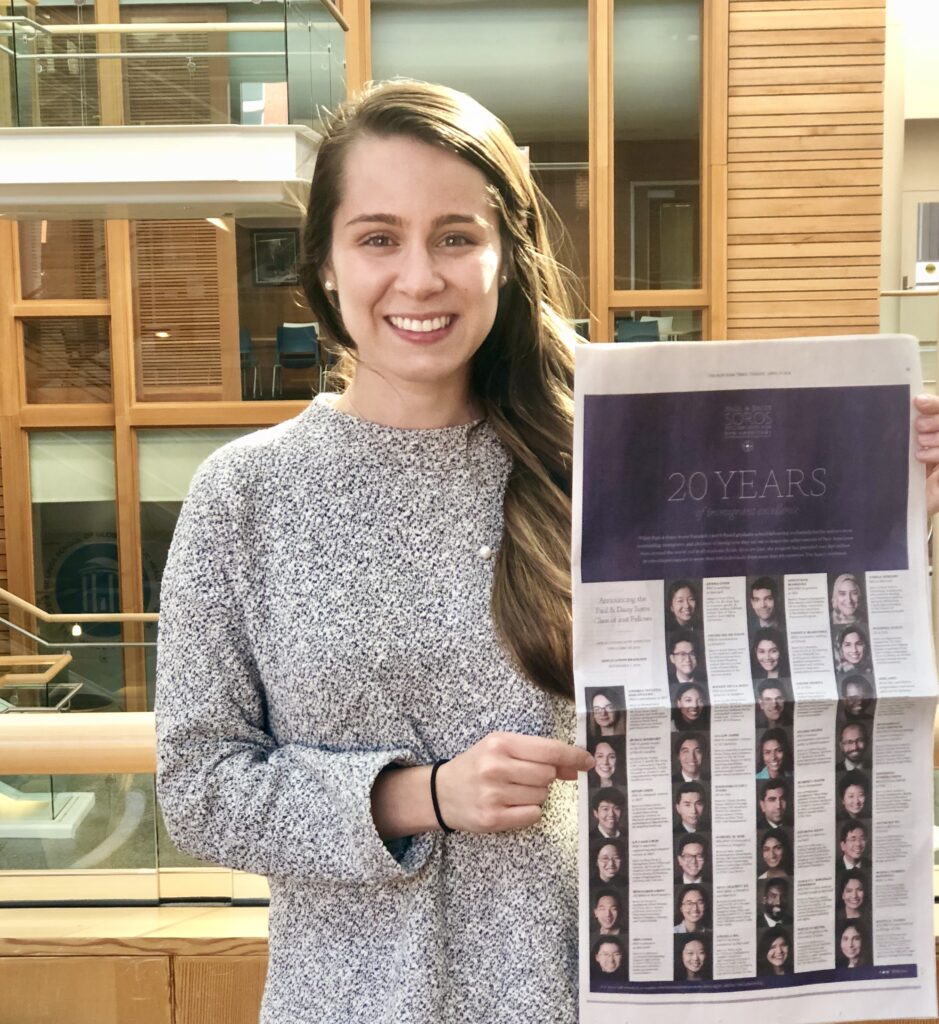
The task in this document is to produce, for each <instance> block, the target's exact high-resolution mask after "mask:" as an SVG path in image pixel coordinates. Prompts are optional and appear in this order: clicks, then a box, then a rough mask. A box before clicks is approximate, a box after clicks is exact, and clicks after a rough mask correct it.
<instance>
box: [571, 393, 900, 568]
mask: <svg viewBox="0 0 939 1024" xmlns="http://www.w3.org/2000/svg"><path fill="white" fill-rule="evenodd" d="M909 432H910V391H909V388H908V387H906V386H902V385H889V386H887V385H884V386H870V387H845V388H779V389H776V388H767V389H754V390H745V391H697V392H679V393H668V394H648V395H587V396H586V397H585V399H584V475H583V481H584V492H583V524H582V537H581V575H582V580H583V582H584V583H600V582H612V581H616V580H645V579H668V578H671V577H673V576H675V575H676V574H679V575H682V576H744V575H748V574H756V573H767V574H774V573H780V574H781V573H789V572H794V571H797V572H803V573H804V572H812V571H813V570H814V569H815V567H817V571H819V572H822V571H824V572H849V571H853V570H856V569H857V567H858V566H861V565H862V566H864V568H865V569H866V570H867V571H875V570H883V569H906V568H907V567H908V566H907V537H906V515H907V510H906V502H907V491H908V487H909V464H908V459H909Z"/></svg>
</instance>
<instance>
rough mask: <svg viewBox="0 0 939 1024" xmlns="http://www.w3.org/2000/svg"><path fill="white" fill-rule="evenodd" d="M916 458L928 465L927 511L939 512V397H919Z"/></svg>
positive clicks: (916, 402)
mask: <svg viewBox="0 0 939 1024" xmlns="http://www.w3.org/2000/svg"><path fill="white" fill-rule="evenodd" d="M913 404H914V406H915V408H916V411H917V412H918V413H919V416H917V417H916V423H915V426H916V458H917V459H919V461H920V462H922V463H925V465H926V509H927V511H928V512H929V514H930V515H935V513H936V512H939V395H917V396H916V398H915V399H913Z"/></svg>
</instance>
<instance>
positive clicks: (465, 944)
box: [156, 81, 593, 1024]
mask: <svg viewBox="0 0 939 1024" xmlns="http://www.w3.org/2000/svg"><path fill="white" fill-rule="evenodd" d="M310 195H311V198H310V202H309V204H308V209H309V214H308V219H307V224H306V228H305V233H304V247H303V248H304V253H305V256H304V262H303V264H302V266H301V271H300V274H301V282H302V284H303V288H304V291H305V293H306V297H307V300H308V302H309V305H310V308H311V310H312V313H313V316H312V319H314V320H316V321H317V322H318V323H319V324H320V327H321V334H323V335H324V336H326V337H328V338H329V339H331V343H332V344H333V346H334V347H335V348H336V350H337V351H339V352H340V353H341V358H340V363H339V373H340V376H341V377H342V379H343V381H344V382H345V389H344V391H343V392H342V394H341V395H340V396H339V397H338V399H334V398H332V397H330V396H320V397H318V398H317V400H316V401H314V402H313V403H312V404H311V405H310V406H309V407H308V408H307V409H305V410H304V411H303V412H302V413H301V414H300V415H299V416H298V417H296V418H295V419H293V420H290V421H288V422H285V423H282V424H280V425H278V426H276V427H273V428H271V429H269V430H264V431H261V432H259V433H257V434H253V435H251V436H249V437H246V438H242V439H240V440H238V441H236V442H234V443H233V444H230V445H227V446H225V447H223V448H222V449H220V450H219V451H218V452H216V453H215V454H214V455H213V456H212V457H211V458H210V459H209V460H208V461H207V463H206V464H205V465H204V466H203V467H202V468H201V470H200V472H199V473H198V474H197V476H196V478H195V480H194V482H193V485H192V489H191V492H190V496H189V498H188V501H187V503H186V506H185V508H184V509H183V512H182V514H181V517H180V520H179V524H178V526H177V529H176V535H175V537H174V540H173V545H172V549H171V552H170V556H169V559H168V563H167V566H166V571H165V575H164V578H163V597H162V609H161V624H160V651H159V664H158V696H157V709H156V710H157V728H158V734H159V737H158V741H159V791H160V799H161V803H162V808H163V812H164V816H165V818H166V822H167V826H168V828H169V831H170V834H171V835H172V837H173V839H174V840H175V842H176V843H177V844H178V846H180V847H181V848H182V849H183V850H186V851H188V852H190V853H192V854H195V855H197V856H200V857H202V858H204V859H208V860H211V861H215V862H218V863H222V864H225V865H228V866H231V867H235V868H239V869H243V870H246V871H251V872H259V873H262V874H265V875H267V876H268V877H269V880H270V888H271V909H270V964H269V969H268V975H267V984H266V989H265V995H264V1002H263V1007H262V1014H261V1021H262V1024H287V1022H290V1024H293V1022H294V1021H297V1020H310V1021H331V1020H338V1019H340V1018H344V1019H350V1020H351V1019H363V1020H369V1021H376V1022H377V1021H382V1022H388V1021H394V1022H395V1024H423V1022H425V1021H428V1020H434V1021H440V1022H442V1024H450V1022H461V1021H470V1020H486V1021H488V1022H490V1024H511V1022H514V1021H517V1020H519V1019H523V1018H524V1017H525V1016H527V1014H528V1012H529V1011H530V1008H531V1007H532V1006H535V1005H537V1006H539V1009H540V1012H541V1013H542V1015H543V1016H544V1017H545V1018H546V1019H551V1020H552V1021H557V1022H559V1024H573V1022H574V1021H575V1020H576V1016H577V1005H576V1003H577V998H576V974H575V971H574V969H573V965H574V961H575V959H576V954H575V953H574V950H575V949H576V937H577V922H576V920H575V914H574V913H573V911H572V908H574V907H576V899H577V896H576V893H577V888H576V886H577V871H576V849H577V845H576V840H577V837H576V832H575V825H574V822H575V821H576V813H575V810H574V808H575V800H574V797H575V794H574V792H573V788H572V787H569V786H552V783H553V782H554V781H555V780H557V779H573V778H575V777H576V775H577V773H578V772H579V771H587V770H589V769H590V768H591V767H592V766H593V759H592V758H591V757H590V755H589V754H587V752H586V751H583V750H580V749H578V748H575V747H573V746H572V745H571V741H572V737H573V725H574V718H575V716H574V707H573V703H572V699H571V698H572V693H573V687H572V678H571V676H572V673H571V610H570V529H571V520H570V482H571V477H570V465H571V447H572V410H573V399H572V390H571V386H572V368H573V358H572V345H573V337H574V334H573V331H572V330H571V329H570V327H569V326H568V316H569V311H568V309H567V303H566V299H565V296H564V293H563V288H562V285H561V283H560V282H561V278H560V273H559V271H558V268H557V266H556V264H555V263H554V261H553V259H552V256H551V248H550V244H549V242H548V236H547V230H546V220H545V217H546V212H545V206H544V204H543V201H542V199H541V197H540V195H539V194H538V192H537V190H536V189H535V187H534V185H533V184H532V181H531V177H530V175H529V173H528V172H527V170H526V168H525V166H524V165H523V164H522V162H521V158H520V157H519V155H518V150H517V148H516V146H515V144H514V142H513V141H512V139H511V138H510V136H509V135H508V133H507V132H506V130H505V128H504V127H503V126H502V124H501V123H500V122H499V121H498V120H497V119H496V118H495V117H493V116H492V114H490V113H489V112H488V111H486V110H485V109H484V108H482V107H481V106H479V104H477V103H475V102H474V101H473V100H471V99H470V98H469V97H467V96H464V95H462V94H460V93H456V92H454V91H452V90H449V89H444V88H441V87H436V86H428V85H425V84H422V83H412V82H401V81H398V82H394V83H390V84H386V85H382V86H378V87H375V88H372V89H370V90H368V91H366V93H365V94H364V96H362V97H361V98H360V99H357V100H355V101H353V102H351V103H350V104H349V105H347V106H346V107H344V108H343V109H342V110H341V111H340V112H339V113H337V114H336V115H335V116H333V117H332V118H331V119H330V124H329V125H328V126H327V129H326V132H325V136H324V138H323V140H322V143H321V145H320V147H319V151H318V153H317V159H316V168H315V171H314V176H313V182H312V187H311V194H310ZM327 535H328V536H330V538H331V542H330V543H329V544H328V545H323V544H321V543H318V541H317V538H322V537H323V536H327ZM533 624H537V628H535V627H534V626H533ZM451 832H455V833H456V834H453V835H451V834H450V833H451ZM466 833H472V835H469V834H466ZM363 908H366V910H367V916H368V927H367V928H366V929H363V928H362V926H361V923H362V912H363ZM490 912H492V913H494V914H495V917H493V918H491V919H488V918H487V920H486V923H485V925H484V924H483V921H482V918H483V916H484V915H489V914H490ZM532 915H534V917H533V916H532ZM461 921H464V922H466V923H465V924H460V923H459V922H461ZM402 922H406V926H402ZM492 928H496V929H497V931H498V934H499V942H498V944H496V945H493V943H492V934H493V932H492ZM532 934H537V935H538V941H537V942H536V943H532V942H531V941H530V939H531V935H532ZM350 957H354V958H355V960H356V962H360V963H370V964H372V965H373V966H374V967H375V971H374V976H373V977H371V978H370V980H369V984H367V985H363V984H362V983H361V978H360V977H358V976H356V974H355V972H350V971H349V970H348V969H347V965H348V963H349V962H350ZM559 965H568V966H567V968H566V969H567V970H568V972H569V973H568V976H567V978H566V979H565V980H564V981H563V982H562V983H559V984H556V983H554V980H553V979H555V978H556V977H557V975H558V971H559ZM560 969H561V970H562V971H563V970H565V968H560ZM490 972H491V973H494V974H495V975H498V977H500V978H503V979H506V982H505V984H496V985H492V986H480V984H479V978H480V977H481V976H483V975H488V974H489V973H490ZM442 977H446V981H447V983H446V985H441V984H440V979H441V978H442ZM509 979H510V980H509Z"/></svg>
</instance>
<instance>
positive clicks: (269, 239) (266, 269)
mask: <svg viewBox="0 0 939 1024" xmlns="http://www.w3.org/2000/svg"><path fill="white" fill-rule="evenodd" d="M299 252H300V232H299V231H298V230H297V229H296V228H257V229H254V230H252V231H251V265H252V267H253V270H254V283H255V285H257V286H258V287H260V288H264V287H274V286H276V285H282V284H299V283H300V278H299V276H298V274H297V256H298V254H299Z"/></svg>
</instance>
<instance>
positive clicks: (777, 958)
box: [766, 935, 789, 971]
mask: <svg viewBox="0 0 939 1024" xmlns="http://www.w3.org/2000/svg"><path fill="white" fill-rule="evenodd" d="M766 959H767V962H768V963H769V964H770V966H771V967H772V968H773V969H774V970H777V971H779V970H782V968H783V967H785V966H786V961H787V960H788V959H789V943H788V942H786V939H785V937H784V936H782V935H778V936H777V937H776V938H775V939H773V941H772V942H771V943H770V946H769V949H768V950H767V951H766Z"/></svg>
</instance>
